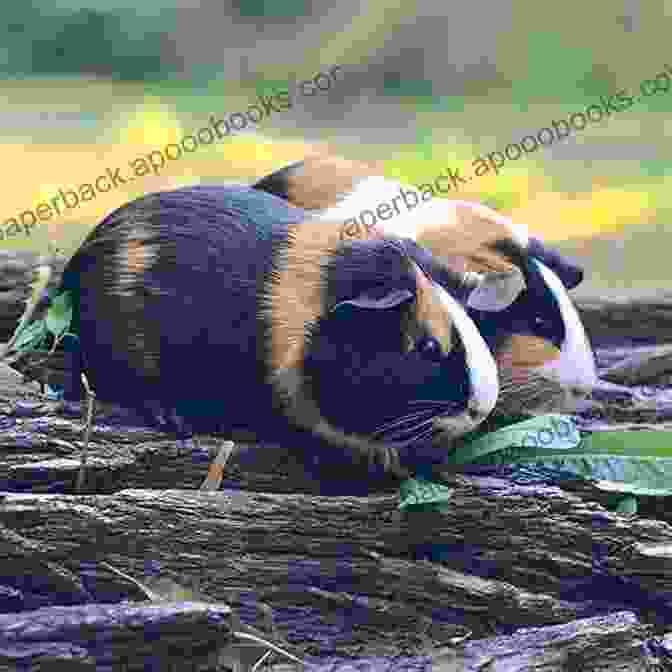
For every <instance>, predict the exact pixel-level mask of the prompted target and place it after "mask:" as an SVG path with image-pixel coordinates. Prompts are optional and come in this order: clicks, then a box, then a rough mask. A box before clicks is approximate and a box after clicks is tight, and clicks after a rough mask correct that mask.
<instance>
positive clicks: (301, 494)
mask: <svg viewBox="0 0 672 672" xmlns="http://www.w3.org/2000/svg"><path fill="white" fill-rule="evenodd" d="M9 256H10V257H11V255H9ZM40 261H41V262H42V261H44V260H40ZM3 263H4V268H5V271H4V275H3V271H2V270H1V269H2V268H3ZM36 264H37V260H36V258H34V257H30V256H29V255H21V254H19V255H15V256H13V257H11V259H10V258H9V257H8V256H7V255H5V258H4V261H3V258H2V255H0V341H2V340H8V339H9V337H10V336H11V333H12V331H13V328H14V327H15V326H16V320H18V317H19V316H20V313H21V312H22V310H23V304H21V300H22V297H23V294H25V296H26V297H27V296H28V285H27V283H28V282H29V281H30V280H31V279H32V275H31V274H32V273H33V271H32V269H33V268H34V267H35V265H36ZM57 277H58V272H57V273H56V279H57ZM3 278H4V280H3ZM55 281H56V280H54V279H52V285H53V284H54V282H55ZM3 283H4V284H3ZM22 286H23V288H24V291H23V294H21V291H22V290H21V287H22ZM3 292H5V293H4V295H3ZM20 297H21V298H20ZM3 300H4V303H3ZM647 305H648V304H647ZM670 305H672V302H671V303H670ZM649 307H650V306H649ZM639 310H640V308H639V307H637V306H635V305H625V307H624V305H622V304H617V303H615V302H611V303H608V302H597V303H595V302H593V303H590V302H589V303H588V305H587V307H586V305H583V307H582V312H583V315H584V318H586V316H588V317H587V319H586V322H587V325H588V330H589V332H590V335H591V339H592V340H593V342H598V343H599V342H604V343H607V344H609V343H611V341H612V340H614V342H616V343H617V344H618V345H619V346H625V347H620V348H614V347H611V348H606V349H601V350H598V353H597V354H598V366H599V369H600V372H601V373H604V372H605V371H609V370H612V372H613V371H617V370H619V367H620V370H621V371H626V372H627V376H626V375H625V374H623V376H624V377H622V378H621V381H623V382H627V383H628V385H623V384H614V383H613V382H612V383H610V382H603V383H601V384H600V385H599V386H598V387H597V388H596V390H595V392H594V393H593V395H592V398H591V399H590V400H588V401H587V402H586V404H585V406H584V408H583V409H582V410H581V411H580V412H579V413H578V414H577V420H578V421H579V424H580V425H581V426H582V427H584V428H589V429H590V428H592V429H596V428H597V429H599V428H600V427H611V428H613V427H616V426H620V427H631V428H633V429H641V428H643V427H647V426H651V427H654V428H657V429H661V428H665V427H668V426H672V398H671V399H669V401H670V402H671V403H669V404H668V396H670V391H671V390H670V389H669V388H670V382H671V381H669V380H668V379H667V378H666V376H667V373H666V371H667V369H666V364H665V365H664V366H663V367H662V369H661V368H660V361H661V358H660V350H654V349H652V348H637V347H635V346H634V345H633V344H636V343H637V342H638V340H642V339H640V337H639V335H638V334H639V331H638V329H639V326H636V327H635V328H634V329H633V328H632V320H634V321H635V322H636V321H637V320H639V319H641V316H640V317H638V315H639V313H638V311H639ZM647 310H648V308H647V309H646V310H644V312H646V311H647ZM656 310H657V312H656ZM647 315H648V313H647ZM649 317H651V316H649ZM647 319H649V318H647ZM12 320H14V322H12ZM651 320H653V322H652V321H651ZM654 323H655V324H654ZM646 324H647V325H648V327H647V330H649V331H647V335H648V336H651V335H652V334H653V338H649V339H648V342H658V343H664V342H670V343H672V328H671V327H672V310H670V309H666V308H665V304H664V303H661V304H660V305H659V306H658V308H656V309H655V310H653V318H651V319H650V320H649V321H648V322H647V323H646ZM652 324H654V327H655V328H654V327H652V326H651V325H652ZM3 325H4V327H3ZM626 327H627V328H629V330H627V332H626ZM3 328H4V329H5V331H4V332H3V331H2V329H3ZM650 329H653V331H650ZM668 330H669V333H668ZM624 334H625V335H624ZM612 336H614V339H612ZM619 338H620V339H621V340H620V341H619ZM646 340H647V339H643V340H642V342H644V341H646ZM57 354H58V353H57ZM37 357H38V356H33V357H32V361H31V357H28V358H26V360H24V361H23V362H21V366H20V367H17V368H21V369H22V370H23V371H24V372H26V371H28V372H29V373H30V375H29V376H28V377H29V378H31V377H33V378H36V379H38V380H42V381H54V382H57V381H58V377H59V375H60V374H59V371H58V369H59V364H58V361H59V358H58V357H55V358H52V359H51V361H49V362H47V364H46V366H45V365H43V364H42V365H39V366H37V367H36V366H35V359H36V358H37ZM31 367H32V371H31ZM652 367H653V368H652ZM656 367H658V368H656ZM612 378H613V376H612ZM641 383H646V385H647V386H649V387H646V389H645V388H643V387H641ZM652 384H653V385H657V386H658V387H656V388H655V389H654V387H652V386H651V385H652ZM97 409H98V413H97V415H96V420H95V423H94V428H93V431H92V433H91V442H90V446H89V455H90V457H89V467H88V468H87V481H86V484H85V491H84V492H85V493H88V494H84V495H81V496H73V495H72V494H71V493H73V492H74V483H75V478H76V473H77V470H78V467H79V455H80V449H81V446H82V428H83V420H82V418H83V415H82V414H81V412H78V411H77V409H75V412H74V415H73V413H72V412H71V413H70V414H67V413H64V411H63V409H62V407H61V404H60V403H58V402H52V401H48V400H47V399H46V398H45V397H44V396H43V395H42V394H41V393H40V391H39V388H38V387H37V386H36V385H35V384H32V385H27V384H25V382H24V381H22V377H21V376H19V375H17V374H16V373H15V372H11V371H8V370H7V369H6V368H0V489H1V490H2V491H3V492H4V494H3V495H2V499H0V548H1V549H2V552H1V553H0V613H2V612H4V615H0V670H2V669H17V668H19V667H20V665H24V669H144V668H143V667H142V664H141V660H143V658H144V657H145V654H146V653H147V642H146V641H144V640H143V638H142V637H140V638H139V637H138V636H137V632H138V630H137V628H140V630H141V631H142V630H143V628H144V630H145V631H146V630H147V628H150V629H151V630H152V632H154V633H155V637H156V642H155V643H154V644H152V646H151V648H152V655H155V656H156V657H157V658H156V661H157V664H159V667H158V668H157V669H175V670H191V669H204V670H205V669H212V670H216V669H223V668H222V664H227V665H228V666H229V667H231V666H233V667H236V665H237V664H238V663H237V662H236V661H239V660H243V659H244V658H245V656H244V655H243V654H239V653H231V650H230V648H226V647H230V642H228V640H227V633H228V628H229V621H230V618H229V616H228V614H229V612H230V610H229V609H228V607H227V606H226V604H225V603H228V604H231V605H234V606H235V612H232V613H236V614H238V613H239V614H240V618H241V619H242V620H243V621H244V623H246V624H247V626H246V627H251V626H252V625H255V624H256V625H259V623H260V616H259V615H260V613H268V609H270V610H271V612H272V613H273V615H274V623H275V625H277V628H278V630H279V634H278V636H279V637H281V639H282V640H283V641H285V644H287V642H289V644H288V646H289V645H291V646H293V647H294V648H293V649H292V651H293V652H294V653H295V654H297V655H299V654H300V655H301V656H304V657H308V659H309V660H310V661H311V662H312V663H314V664H316V665H317V666H318V667H319V668H320V669H322V668H324V669H325V670H326V669H327V668H329V669H330V670H332V671H333V672H335V670H336V669H339V667H338V666H341V667H348V669H350V668H351V667H353V665H356V667H357V669H362V668H371V670H373V671H375V672H377V671H378V670H380V671H381V672H382V670H383V669H384V670H390V671H391V672H396V670H408V669H411V668H412V669H419V668H422V669H426V670H429V669H432V670H434V669H438V670H441V671H442V672H452V670H455V671H457V670H460V671H462V670H468V671H471V670H474V671H476V670H479V671H486V670H502V671H504V670H506V672H511V671H518V670H520V671H521V672H522V671H523V670H529V671H539V672H541V670H544V671H545V672H546V671H549V670H553V671H554V670H571V671H572V672H574V671H575V670H605V671H606V670H623V671H625V670H633V671H634V670H665V669H670V670H672V645H670V639H668V640H663V639H660V636H661V635H663V634H664V633H665V632H666V631H667V630H669V629H670V623H672V525H670V524H668V523H667V522H665V520H669V522H672V515H668V512H667V511H666V507H665V506H664V504H663V503H661V500H656V501H653V500H655V498H650V499H651V500H652V501H650V502H648V504H647V503H646V502H645V506H643V507H642V508H641V509H640V515H639V516H637V515H617V514H613V513H608V512H607V511H606V510H605V509H604V508H603V506H602V505H601V503H605V497H606V495H605V493H603V492H600V491H599V490H597V489H596V488H594V487H593V486H592V485H591V484H590V483H587V482H583V481H582V482H566V483H564V484H563V487H562V489H561V488H559V487H557V486H556V485H549V484H548V483H545V482H538V483H532V484H528V485H521V484H520V483H515V482H513V481H512V480H510V479H508V478H507V477H506V469H499V468H498V469H497V470H495V471H492V470H491V471H490V472H489V473H486V472H482V473H480V474H478V473H477V472H478V470H472V471H471V472H470V471H469V469H464V470H463V473H461V474H460V473H452V474H446V475H445V480H446V482H447V483H448V484H449V485H450V487H452V488H454V492H453V495H452V499H451V500H450V506H448V507H446V509H445V510H444V511H443V512H441V513H439V512H432V513H427V512H426V513H421V512H407V513H403V512H401V511H399V510H398V509H397V502H398V499H397V495H396V492H395V488H394V487H393V486H392V487H391V489H390V490H389V492H387V493H386V492H381V493H380V494H379V495H376V496H372V497H369V498H325V497H317V496H315V494H314V493H315V492H316V484H315V483H314V482H313V481H312V479H311V478H310V477H309V476H308V475H307V474H306V473H305V471H304V469H303V467H302V463H301V461H300V459H299V458H298V457H297V456H296V455H295V454H294V452H293V451H292V449H291V447H287V446H271V445H259V444H256V443H254V441H253V437H247V439H243V441H248V450H247V452H243V453H239V454H237V455H236V456H235V457H234V458H233V460H232V462H231V463H230V464H228V465H227V470H226V479H225V481H224V484H223V488H224V490H222V491H220V492H216V493H204V492H199V491H197V490H196V488H197V487H198V485H200V483H201V482H202V480H203V478H204V477H205V474H206V471H207V466H208V463H209V461H210V460H211V459H212V456H213V455H214V453H215V452H216V450H217V446H218V442H219V441H221V440H222V439H224V438H231V437H198V440H197V441H195V442H191V441H190V442H176V441H173V440H172V439H171V438H170V437H169V436H166V435H164V434H161V433H159V432H155V431H152V430H149V429H147V428H144V427H140V426H138V427H131V426H125V425H119V424H118V423H116V422H115V420H114V412H115V409H113V408H108V407H105V406H102V405H97ZM236 441H237V443H240V442H241V439H240V438H239V437H238V438H237V439H236ZM40 493H42V494H40ZM646 516H650V517H655V518H656V519H647V518H646ZM134 579H135V580H139V581H141V582H142V583H144V584H145V585H147V586H152V585H157V582H159V583H160V582H164V583H165V582H168V583H171V582H172V584H171V585H174V586H177V590H176V591H173V593H174V594H176V595H178V596H181V597H179V599H180V601H179V602H175V603H167V602H166V603H164V604H163V605H162V606H161V607H160V608H159V607H157V605H155V604H149V603H147V602H146V598H147V594H146V591H144V590H143V589H142V588H141V587H139V586H138V584H137V583H136V581H135V580H134ZM185 586H186V588H185ZM173 593H171V594H173ZM185 596H186V597H185ZM175 599H178V598H175ZM122 600H128V601H131V602H130V603H128V602H127V603H123V602H122V603H121V604H118V603H120V601H122ZM185 600H186V601H185ZM129 604H130V606H129ZM157 609H159V611H157ZM35 610H39V611H35ZM134 610H135V611H134ZM153 614H154V615H153ZM157 614H161V615H160V616H158V615H157ZM224 622H226V624H225V625H223V623H224ZM31 623H33V627H32V630H31V626H30V624H31ZM81 626H83V627H84V628H85V631H86V632H88V635H87V636H86V637H83V636H82V635H81ZM87 628H88V630H87ZM520 628H525V629H523V630H520ZM266 630H268V629H266ZM92 633H94V634H92ZM185 638H186V639H185ZM141 640H143V641H141ZM186 640H188V642H189V645H188V646H191V649H190V652H191V653H190V654H189V655H186V656H182V655H177V656H176V655H173V658H172V659H171V661H170V664H172V665H173V667H172V668H171V667H170V666H169V664H168V662H167V658H166V657H165V656H164V653H165V652H166V651H172V652H173V654H174V653H175V651H181V650H182V649H183V648H184V647H186V646H187V645H186V644H185V641H186ZM92 641H95V642H97V646H93V645H92V644H91V642H92ZM223 646H224V647H225V651H228V653H226V655H224V654H223V653H222V651H223V649H222V647H223ZM123 656H125V661H124V662H123V663H122V660H121V658H122V657H123ZM161 656H164V657H163V658H162V657H161ZM222 656H224V657H222ZM227 656H228V657H227ZM349 656H354V657H355V659H354V660H352V661H351V663H348V662H347V660H346V658H347V657H349ZM254 660H256V659H255V658H252V659H250V660H249V661H248V662H249V665H251V664H252V662H253V661H254ZM159 661H160V662H159ZM223 661H224V662H223ZM226 661H228V663H227V662H226ZM124 664H125V665H126V666H127V667H125V668H124V667H123V665H124ZM249 665H248V667H249ZM3 666H4V667H3ZM59 666H60V667H59ZM63 666H65V667H63ZM106 666H107V667H106Z"/></svg>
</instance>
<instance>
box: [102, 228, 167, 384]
mask: <svg viewBox="0 0 672 672" xmlns="http://www.w3.org/2000/svg"><path fill="white" fill-rule="evenodd" d="M129 235H131V234H127V238H126V240H125V241H124V243H123V245H122V246H121V248H120V250H119V256H118V260H119V262H118V265H117V266H116V267H115V269H114V271H115V273H116V274H117V284H118V292H116V293H112V294H110V295H108V296H106V297H104V298H102V297H101V302H103V301H104V302H110V303H112V304H116V310H118V311H121V312H122V313H123V314H124V318H125V324H124V326H123V327H122V326H121V325H119V326H118V327H115V329H117V328H118V329H124V331H125V333H126V338H127V339H128V340H127V347H128V359H129V362H130V363H131V366H133V367H134V368H135V370H137V371H142V372H143V373H144V374H145V376H147V377H151V378H154V379H155V380H159V379H160V367H159V358H160V349H161V346H160V338H159V335H158V332H156V333H149V332H147V330H146V329H143V328H142V327H143V325H144V323H145V301H146V300H147V297H148V294H147V293H146V292H142V291H137V289H138V286H139V285H142V284H144V277H145V274H146V273H147V271H149V270H150V267H151V265H152V262H153V261H154V259H155V257H156V248H155V247H154V246H153V245H151V244H150V243H148V242H147V241H146V240H143V239H142V238H129V237H128V236H129ZM101 306H102V303H101ZM114 311H115V307H113V306H111V307H110V314H114ZM103 312H104V311H103Z"/></svg>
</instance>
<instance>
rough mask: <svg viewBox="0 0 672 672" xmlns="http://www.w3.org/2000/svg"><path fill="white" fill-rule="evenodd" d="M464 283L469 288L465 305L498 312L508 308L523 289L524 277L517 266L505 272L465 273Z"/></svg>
mask: <svg viewBox="0 0 672 672" xmlns="http://www.w3.org/2000/svg"><path fill="white" fill-rule="evenodd" d="M465 276H466V278H465V284H466V285H467V286H468V287H470V288H471V293H470V294H469V297H468V298H467V306H468V307H469V308H473V309H474V310H483V311H486V312H498V311H500V310H504V309H505V308H508V307H509V306H510V305H511V304H512V303H513V302H514V301H515V300H516V299H517V298H518V296H519V294H520V293H521V292H522V291H523V290H524V289H525V287H526V284H525V278H524V277H523V274H522V272H521V271H520V269H519V268H513V269H512V270H511V271H507V272H496V271H493V272H489V273H475V272H469V271H467V272H466V273H465Z"/></svg>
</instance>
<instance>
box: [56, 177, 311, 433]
mask: <svg viewBox="0 0 672 672" xmlns="http://www.w3.org/2000/svg"><path fill="white" fill-rule="evenodd" d="M302 216H303V215H302V211H301V210H300V209H297V208H293V207H291V206H287V205H286V204H284V203H282V202H281V201H280V199H276V198H274V197H272V196H270V197H269V196H268V195H266V194H264V195H263V197H262V198H259V195H258V192H256V193H255V192H253V190H251V189H248V188H244V187H241V188H239V187H204V186H200V187H189V188H182V189H177V190H175V191H170V192H163V193H159V194H151V195H148V196H145V197H143V198H140V199H138V200H136V201H134V202H132V203H130V204H128V205H126V206H123V207H122V208H120V209H118V210H116V211H115V212H113V213H111V214H110V215H109V216H108V217H107V218H106V219H105V220H103V221H102V222H101V223H100V225H99V226H98V227H96V229H94V231H93V232H92V233H91V235H89V237H88V238H87V239H86V240H85V242H84V244H83V245H82V247H81V248H80V250H79V251H78V252H77V253H76V254H75V256H74V257H73V258H72V260H71V261H70V263H69V264H68V268H67V269H66V272H65V274H64V283H65V284H66V285H67V286H69V287H74V288H76V289H77V292H78V298H79V300H78V311H79V314H78V315H77V316H76V318H77V322H76V328H77V329H78V330H79V335H80V339H81V347H82V353H83V357H84V366H85V370H86V371H87V373H89V377H90V379H91V382H92V385H93V387H94V389H95V390H96V393H97V394H98V396H99V397H100V398H101V399H104V400H108V401H113V402H117V403H124V404H125V405H132V406H137V405H141V404H142V403H143V400H147V399H157V398H160V400H161V401H163V402H168V405H173V404H174V405H175V406H176V407H177V408H178V409H179V410H180V412H181V413H182V414H184V415H185V416H187V417H189V418H190V419H191V420H192V422H193V421H194V419H196V420H197V419H198V417H199V416H203V421H204V422H207V421H208V419H209V418H210V417H211V416H217V415H221V414H222V413H225V414H226V415H227V416H228V418H229V419H233V420H235V421H236V422H238V421H241V422H242V421H244V416H245V414H249V413H253V412H254V408H255V407H256V408H257V409H258V408H261V407H263V408H269V407H270V404H269V403H260V402H262V397H263V395H264V394H269V395H270V392H269V391H268V389H267V386H265V385H263V383H262V381H263V380H265V377H266V373H267V372H266V370H265V363H264V362H265V361H266V358H265V357H264V348H265V347H266V346H265V344H266V341H267V331H268V325H266V324H265V323H264V319H263V317H262V316H261V314H262V313H261V312H260V311H259V305H260V302H261V301H262V300H263V299H262V297H263V296H264V295H265V291H266V287H267V286H268V282H269V279H270V277H271V274H272V272H273V263H274V257H275V255H276V254H277V251H278V250H279V249H280V248H281V246H282V245H283V244H284V243H285V241H286V239H287V226H288V224H290V223H294V222H298V221H300V220H301V219H302ZM196 425H198V422H196Z"/></svg>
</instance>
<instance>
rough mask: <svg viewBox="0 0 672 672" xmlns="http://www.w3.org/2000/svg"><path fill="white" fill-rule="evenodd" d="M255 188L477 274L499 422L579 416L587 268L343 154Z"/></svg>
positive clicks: (290, 169)
mask: <svg viewBox="0 0 672 672" xmlns="http://www.w3.org/2000/svg"><path fill="white" fill-rule="evenodd" d="M253 187H254V188H255V189H260V190H263V191H266V192H268V193H272V194H275V195H276V196H279V197H281V198H284V199H286V200H287V201H288V202H290V203H292V204H293V205H297V206H300V207H302V208H305V209H307V210H308V211H309V212H312V213H313V214H314V215H315V216H316V217H323V218H326V219H333V218H339V219H344V220H345V221H346V222H347V224H346V226H345V227H344V229H343V233H344V237H347V238H371V237H377V236H381V235H398V236H403V237H408V238H410V239H413V240H415V241H417V242H418V243H419V244H420V245H421V246H422V247H424V248H427V249H428V250H430V251H431V252H432V254H433V256H434V257H435V258H436V259H437V260H438V261H440V262H441V263H440V264H439V265H438V266H435V267H434V269H433V277H434V279H435V280H436V281H438V282H439V283H441V278H442V276H443V273H444V271H445V269H451V270H452V271H454V272H455V271H456V272H461V273H465V272H466V273H467V274H470V275H471V277H472V281H473V283H472V284H473V285H474V287H475V288H476V289H475V290H474V291H473V292H472V293H471V295H470V296H469V298H468V299H467V300H466V305H467V312H468V314H469V316H470V317H471V318H472V319H473V320H474V322H475V323H476V324H477V326H478V328H479V331H480V333H481V335H482V336H483V337H484V338H485V340H486V342H487V343H488V345H489V346H490V348H491V350H492V352H493V353H494V355H495V358H496V360H497V364H498V369H499V378H500V394H499V399H498V403H497V407H496V409H495V414H496V415H506V416H517V415H528V414H531V415H532V414H537V413H542V412H550V411H572V410H574V409H575V407H576V402H577V401H578V400H579V399H580V398H581V397H583V396H585V395H586V394H587V393H588V392H589V391H590V389H591V388H592V387H593V385H594V384H595V382H596V380H597V374H596V368H595V361H594V356H593V352H592V349H591V347H590V344H589V341H588V339H587V337H586V333H585V330H584V327H583V324H582V322H581V319H580V317H579V315H578V313H577V311H576V309H575V307H574V305H573V304H572V301H571V299H570V298H569V295H568V293H567V290H568V289H573V288H574V287H576V286H577V285H578V284H579V283H580V282H581V280H582V279H583V270H582V269H581V268H579V267H578V266H576V265H575V264H573V263H572V262H570V261H569V260H568V259H565V258H563V257H562V256H561V255H560V254H559V253H558V252H557V251H555V250H553V249H551V248H549V247H547V246H546V245H544V243H543V242H542V241H541V240H540V239H538V238H534V237H532V236H530V235H529V232H528V230H527V228H526V227H524V226H521V225H518V224H515V223H514V222H513V221H512V220H511V219H509V218H507V217H504V216H503V215H500V214H499V213H497V212H496V211H494V210H493V209H491V208H488V207H486V206H484V205H480V204H477V203H472V202H468V201H460V200H448V199H443V198H431V194H428V193H425V194H423V195H421V193H420V191H419V190H418V189H417V188H415V187H412V186H408V185H404V184H401V183H399V182H397V181H395V180H389V179H386V178H384V177H381V176H380V175H379V174H377V173H376V169H375V168H374V167H373V166H371V165H368V164H365V163H362V162H357V161H349V160H346V159H341V158H339V157H334V156H315V157H310V158H308V159H306V160H305V161H299V162H297V163H294V164H291V165H289V166H285V167H284V168H281V169H280V170H277V171H276V172H274V173H272V174H270V175H268V176H266V177H264V178H263V179H261V180H259V181H258V182H256V184H254V185H253ZM427 196H429V199H428V198H427ZM402 204H403V205H402ZM411 206H413V207H411ZM376 213H377V215H378V216H376Z"/></svg>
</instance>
